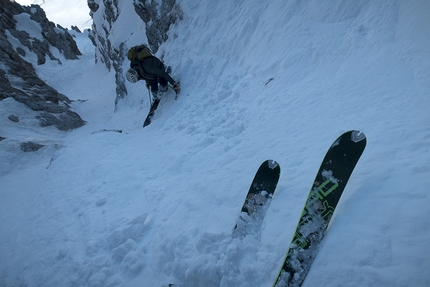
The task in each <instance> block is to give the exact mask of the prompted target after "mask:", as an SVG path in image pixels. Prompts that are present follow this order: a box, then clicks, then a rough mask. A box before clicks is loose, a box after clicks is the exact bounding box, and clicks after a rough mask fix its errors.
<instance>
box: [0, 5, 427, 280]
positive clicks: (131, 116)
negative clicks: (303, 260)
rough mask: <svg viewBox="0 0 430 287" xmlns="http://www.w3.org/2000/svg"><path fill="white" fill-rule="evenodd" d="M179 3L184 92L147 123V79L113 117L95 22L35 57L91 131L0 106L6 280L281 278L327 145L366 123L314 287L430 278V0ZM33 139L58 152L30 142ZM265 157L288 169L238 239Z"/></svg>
mask: <svg viewBox="0 0 430 287" xmlns="http://www.w3.org/2000/svg"><path fill="white" fill-rule="evenodd" d="M128 2H130V3H128ZM131 2H132V1H127V2H125V1H124V2H123V3H122V4H121V5H122V11H131V10H132V8H131V5H132V3H131ZM180 5H181V7H182V9H183V10H184V12H185V15H186V16H185V17H184V19H183V21H181V22H179V23H178V24H177V26H175V27H172V30H171V32H170V38H169V40H168V41H167V42H166V43H165V44H163V45H162V46H161V48H160V51H159V52H158V55H159V56H161V55H164V61H165V62H166V64H168V65H171V66H172V68H173V74H174V78H175V79H180V80H181V83H182V92H181V94H180V96H179V98H178V100H176V101H175V100H174V95H173V93H171V92H170V93H169V94H167V95H165V96H164V98H163V99H162V101H161V103H160V107H159V109H158V111H157V114H156V116H155V118H154V121H153V123H152V124H151V125H149V126H148V127H145V128H144V129H142V123H143V120H144V118H145V116H146V113H147V111H148V109H149V103H148V92H147V90H146V89H145V85H144V83H137V84H135V85H132V84H127V85H128V88H129V94H128V96H127V97H126V98H125V99H123V100H122V101H120V102H119V105H118V108H117V111H116V112H114V109H115V107H114V101H115V84H114V75H113V73H112V72H108V71H107V70H106V69H105V68H104V67H103V66H102V65H101V64H99V65H95V64H94V56H93V55H94V47H92V46H91V43H90V41H89V40H88V39H87V38H86V35H78V36H77V38H76V39H77V41H78V44H79V47H80V49H81V51H82V52H83V53H84V55H83V56H82V57H81V59H80V60H79V61H67V60H65V59H64V60H63V59H62V62H63V63H64V64H63V66H61V67H58V66H56V65H54V64H52V65H50V64H49V63H47V64H46V65H45V66H39V67H37V69H38V73H39V74H40V75H41V77H42V78H43V79H44V80H46V81H47V82H48V83H49V84H51V85H53V86H54V87H55V88H57V89H58V90H59V91H60V92H61V93H64V94H66V95H67V96H69V97H70V98H72V99H73V100H77V101H76V102H74V109H75V111H77V112H78V113H79V114H80V115H81V116H82V117H83V118H84V119H85V120H86V121H87V122H88V123H87V125H86V126H84V127H82V128H80V129H78V130H75V131H71V132H69V133H67V134H62V133H60V132H57V131H56V130H55V129H54V128H52V129H51V128H45V129H40V128H38V127H36V124H37V122H36V120H34V119H33V118H32V116H33V115H32V113H31V112H28V111H27V110H25V109H24V108H22V109H17V106H19V105H20V104H18V103H16V102H14V101H13V100H11V99H6V100H3V101H1V102H0V111H1V112H0V115H1V122H2V126H1V128H0V136H3V137H5V138H6V139H5V140H3V141H0V198H1V200H0V234H1V236H0V254H1V256H0V285H1V286H127V287H128V286H167V284H169V283H175V286H187V287H189V286H224V287H226V286H256V287H258V286H272V284H273V281H274V279H275V277H276V275H277V273H278V271H279V268H280V266H281V263H282V261H283V258H284V256H285V253H286V251H287V249H288V245H289V243H290V240H291V238H292V236H293V232H294V229H295V227H296V224H297V222H298V219H299V216H300V214H301V210H302V208H303V205H304V203H305V200H306V198H307V195H308V192H309V189H310V187H311V186H312V182H313V179H314V177H315V173H316V172H317V170H318V168H319V165H320V163H321V160H322V159H323V157H324V154H325V152H326V151H327V149H328V148H329V147H330V145H331V144H332V143H333V140H334V139H336V137H337V136H339V135H340V134H341V133H342V132H344V131H347V130H351V129H357V130H361V131H363V132H364V133H365V134H366V136H367V140H368V144H367V147H366V150H365V151H364V154H363V156H362V158H361V159H360V161H359V162H358V164H357V167H356V169H355V171H354V173H353V174H352V176H351V179H350V181H349V183H348V185H347V186H346V189H345V192H344V195H343V197H342V198H341V200H340V202H339V205H338V207H337V210H336V213H335V215H334V217H333V219H332V221H331V226H330V228H329V229H328V231H327V234H326V236H325V239H324V241H323V243H322V246H321V249H320V251H319V254H318V256H317V257H316V259H315V262H314V263H313V265H312V267H311V270H310V272H309V274H308V276H307V278H306V280H305V282H304V284H303V286H399V287H400V286H428V284H429V282H430V275H429V272H428V270H430V247H429V244H428V242H430V217H429V216H428V206H430V196H429V191H430V190H429V186H430V176H429V174H430V128H429V127H430V125H429V124H430V112H429V108H430V96H429V95H430V84H429V83H430V30H429V29H428V27H430V18H429V17H428V15H429V14H430V3H429V2H428V1H425V0H421V1H406V0H403V1H355V0H350V1H340V0H339V1H328V0H327V1H320V0H319V1H316V0H312V1H304V2H303V1H285V0H275V1H269V2H265V1H226V0H222V1H196V0H186V1H181V4H180ZM48 17H49V16H48ZM135 17H137V16H135V15H133V17H130V16H129V15H125V14H121V15H120V18H119V20H118V21H119V22H118V23H121V25H120V26H117V27H115V30H116V31H127V30H129V29H130V27H135V26H133V25H129V26H126V25H127V23H134V22H136V18H135ZM136 29H137V28H136ZM139 29H141V27H139ZM135 32H137V30H136V31H135ZM139 32H141V33H140V37H142V38H143V37H144V36H143V35H144V32H143V31H139ZM138 34H139V33H135V34H134V35H133V36H128V35H131V33H130V34H127V35H125V34H121V35H118V36H112V37H116V38H117V39H118V41H120V40H119V39H121V41H124V40H127V41H129V42H130V44H135V43H136V42H137V41H138V36H137V35H138ZM127 37H130V38H129V39H128V38H127ZM116 44H119V43H116ZM124 67H126V64H125V66H124ZM272 79H273V80H272ZM78 100H80V101H78ZM12 111H13V113H17V116H19V117H20V120H21V121H20V122H19V123H18V124H16V123H12V122H11V121H9V120H8V119H7V117H8V116H9V115H10V114H11V113H12ZM15 111H16V112H15ZM18 113H19V114H18ZM102 129H121V130H122V131H123V132H122V133H118V132H101V133H93V132H94V131H100V130H102ZM23 139H31V140H35V141H37V142H39V143H45V144H46V147H45V148H43V149H41V150H39V151H37V152H34V153H24V152H22V151H20V150H19V146H17V143H19V142H21V141H22V140H23ZM266 159H275V160H276V161H278V162H279V164H280V165H281V177H280V182H279V185H278V187H277V190H276V192H275V195H274V197H273V200H272V202H271V205H270V207H269V208H268V210H267V214H266V216H265V220H264V221H263V224H262V227H261V230H260V234H259V236H247V237H245V238H232V236H231V235H232V231H233V227H234V224H235V222H236V220H237V218H238V216H239V212H240V208H241V205H242V203H243V201H244V198H245V195H246V193H247V191H248V188H249V185H250V182H251V180H252V178H253V177H254V174H255V172H256V170H257V168H258V166H259V165H260V164H261V162H263V161H264V160H266Z"/></svg>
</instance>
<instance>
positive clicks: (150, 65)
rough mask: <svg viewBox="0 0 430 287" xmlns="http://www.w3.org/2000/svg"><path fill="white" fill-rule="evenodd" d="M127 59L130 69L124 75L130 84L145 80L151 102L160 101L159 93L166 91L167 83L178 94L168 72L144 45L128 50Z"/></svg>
mask: <svg viewBox="0 0 430 287" xmlns="http://www.w3.org/2000/svg"><path fill="white" fill-rule="evenodd" d="M127 58H128V59H129V60H130V69H128V71H127V73H126V75H125V76H126V78H127V80H128V81H129V82H131V83H136V82H137V81H139V80H145V81H146V87H147V88H148V89H149V88H150V89H151V94H152V97H153V100H159V99H160V96H161V93H160V92H162V93H164V92H166V91H167V89H168V83H170V84H171V85H172V89H173V90H174V91H175V92H176V94H178V93H179V91H180V87H179V83H177V82H176V81H175V80H173V79H172V77H171V76H170V75H169V72H170V71H166V67H165V66H164V64H163V63H162V62H161V61H160V60H159V59H158V58H157V57H155V56H154V55H153V54H152V53H151V50H150V49H149V48H148V47H147V46H146V45H140V46H135V47H132V48H130V49H129V50H128V52H127ZM169 70H170V69H169ZM158 85H160V88H159V87H158Z"/></svg>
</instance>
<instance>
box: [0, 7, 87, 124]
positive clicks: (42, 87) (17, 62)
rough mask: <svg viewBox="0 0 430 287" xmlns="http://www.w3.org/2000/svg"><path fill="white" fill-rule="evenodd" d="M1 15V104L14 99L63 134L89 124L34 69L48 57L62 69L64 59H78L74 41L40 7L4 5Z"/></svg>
mask: <svg viewBox="0 0 430 287" xmlns="http://www.w3.org/2000/svg"><path fill="white" fill-rule="evenodd" d="M0 14H1V15H2V17H1V20H0V23H1V25H0V44H1V45H0V46H1V48H0V58H1V64H2V65H1V67H2V68H1V69H0V87H1V93H0V100H3V99H6V98H9V97H11V98H13V99H15V100H16V101H18V102H20V103H23V104H25V105H26V106H27V107H29V108H30V109H32V110H34V111H40V114H39V115H38V116H37V117H36V118H37V119H39V124H40V126H52V125H53V126H55V127H57V128H58V129H59V130H62V131H67V130H71V129H75V128H78V127H81V126H83V125H84V124H85V122H84V121H83V120H82V119H81V117H80V116H79V115H78V114H77V113H75V112H73V111H71V109H70V107H69V104H70V103H71V101H70V99H69V98H68V97H67V96H65V95H63V94H61V93H59V92H58V91H57V90H55V89H54V88H52V87H51V86H49V85H47V84H46V83H45V82H44V81H43V80H41V79H40V78H39V76H38V75H37V73H36V70H35V68H34V66H33V64H37V65H43V64H45V63H46V61H47V57H48V58H49V60H51V61H54V63H55V62H56V63H58V64H59V65H61V64H62V62H61V60H60V59H61V58H64V59H66V60H73V59H78V55H81V53H80V51H79V49H78V47H77V45H76V43H75V41H74V40H73V37H72V36H71V35H70V34H69V32H68V31H67V30H65V29H64V28H61V27H60V26H57V27H56V26H55V24H54V23H52V22H50V21H49V20H48V19H47V18H46V15H45V12H44V11H43V10H42V9H41V8H40V6H38V5H31V6H24V7H23V6H21V5H19V4H17V3H16V2H11V1H3V4H2V5H1V7H0ZM53 48H56V49H53ZM57 49H58V53H55V52H54V51H57ZM54 53H55V55H54ZM32 63H33V64H32Z"/></svg>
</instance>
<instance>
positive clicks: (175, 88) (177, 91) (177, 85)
mask: <svg viewBox="0 0 430 287" xmlns="http://www.w3.org/2000/svg"><path fill="white" fill-rule="evenodd" d="M172 88H173V90H174V91H175V93H176V94H179V92H180V91H181V87H180V86H179V82H178V83H175V84H174V85H173V87H172Z"/></svg>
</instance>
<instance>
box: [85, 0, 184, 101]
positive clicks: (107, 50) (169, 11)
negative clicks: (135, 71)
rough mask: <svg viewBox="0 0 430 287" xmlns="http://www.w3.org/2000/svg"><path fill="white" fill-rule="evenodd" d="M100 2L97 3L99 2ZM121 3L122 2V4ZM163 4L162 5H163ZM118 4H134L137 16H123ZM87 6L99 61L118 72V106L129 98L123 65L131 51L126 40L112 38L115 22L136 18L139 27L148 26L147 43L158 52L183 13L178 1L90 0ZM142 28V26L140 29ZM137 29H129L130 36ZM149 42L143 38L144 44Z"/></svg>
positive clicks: (91, 37) (91, 33) (116, 79)
mask: <svg viewBox="0 0 430 287" xmlns="http://www.w3.org/2000/svg"><path fill="white" fill-rule="evenodd" d="M96 2H97V3H96ZM119 2H121V3H119ZM160 3H161V4H160ZM119 4H121V7H124V5H133V8H134V11H135V13H136V14H134V15H120V9H119V7H120V6H119ZM88 7H89V8H90V10H91V12H90V15H91V17H92V18H93V26H92V29H91V32H90V34H89V37H90V39H91V41H92V42H93V44H94V46H96V61H102V62H103V63H104V64H105V65H106V67H107V68H108V69H109V70H111V69H112V68H114V70H115V81H116V86H117V87H116V94H117V97H116V103H117V102H118V100H119V99H121V98H123V97H125V96H126V95H127V89H126V86H125V79H124V71H123V68H122V67H123V63H124V60H125V57H126V52H127V50H128V49H129V48H130V47H128V46H127V44H126V40H120V41H118V40H117V39H118V38H123V39H124V38H126V37H124V36H123V35H121V36H122V37H118V35H116V36H117V37H115V36H114V35H111V33H114V32H112V31H113V30H114V29H113V27H114V26H115V23H116V21H117V20H118V18H119V17H120V16H124V17H128V18H129V17H135V18H136V23H137V26H139V24H138V23H139V21H141V23H142V25H140V26H141V27H145V34H146V38H147V44H148V45H149V47H150V48H151V50H152V51H153V52H154V53H156V52H157V51H158V49H159V47H160V45H161V44H162V43H163V42H165V41H166V40H167V39H168V35H167V32H168V31H169V28H170V26H171V25H172V24H174V23H176V22H177V21H178V20H181V19H182V17H183V13H182V11H181V9H180V7H179V5H178V4H177V3H176V0H160V1H147V0H134V1H130V0H98V1H97V0H88ZM137 28H139V27H137ZM135 29H136V27H130V31H128V32H130V34H131V35H132V34H133V33H134V32H135ZM145 40H146V39H142V42H141V43H139V44H142V43H144V42H145Z"/></svg>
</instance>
